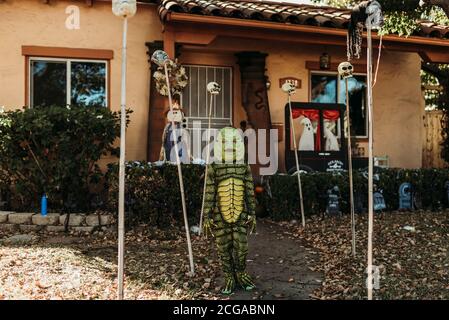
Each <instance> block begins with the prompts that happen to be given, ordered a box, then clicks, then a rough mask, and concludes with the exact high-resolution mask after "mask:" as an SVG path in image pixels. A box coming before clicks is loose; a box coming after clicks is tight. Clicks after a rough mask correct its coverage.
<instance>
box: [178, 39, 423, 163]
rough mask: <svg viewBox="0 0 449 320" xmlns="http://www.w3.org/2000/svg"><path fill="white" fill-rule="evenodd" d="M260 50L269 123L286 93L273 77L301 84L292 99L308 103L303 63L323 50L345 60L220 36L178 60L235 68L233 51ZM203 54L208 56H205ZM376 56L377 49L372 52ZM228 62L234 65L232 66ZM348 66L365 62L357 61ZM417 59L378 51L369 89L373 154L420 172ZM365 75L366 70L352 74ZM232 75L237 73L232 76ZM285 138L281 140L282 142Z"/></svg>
mask: <svg viewBox="0 0 449 320" xmlns="http://www.w3.org/2000/svg"><path fill="white" fill-rule="evenodd" d="M248 50H251V51H262V52H264V53H268V57H267V61H266V63H267V71H266V75H267V76H268V78H269V80H270V81H271V83H272V85H271V89H270V90H268V99H269V103H270V113H271V119H272V122H273V123H280V124H282V125H285V124H284V121H285V119H284V108H285V105H286V102H287V100H286V95H285V93H284V92H283V91H282V90H281V89H280V88H279V79H281V78H285V77H287V76H293V77H296V78H299V79H301V80H302V86H301V89H298V90H297V92H296V94H295V95H294V97H293V98H292V99H293V101H298V102H307V101H310V98H309V92H310V86H311V84H310V83H309V82H310V70H308V69H307V68H306V61H318V60H319V57H320V55H321V54H322V53H323V52H327V53H329V54H330V56H331V61H332V62H341V61H345V59H346V56H345V49H344V48H342V47H331V46H328V47H322V46H316V45H293V46H292V45H291V44H287V43H284V44H283V43H276V44H275V45H274V44H273V43H264V42H262V41H256V40H254V41H250V40H248V39H245V40H239V39H238V38H228V39H226V38H221V39H217V40H216V41H214V42H213V43H212V44H211V45H210V46H209V47H208V48H202V49H198V50H195V49H191V50H190V51H189V50H186V51H187V52H186V53H183V54H182V55H181V57H180V59H181V60H182V61H183V62H184V60H185V61H187V62H188V63H197V64H201V63H205V64H207V63H209V64H213V65H214V64H216V65H227V66H232V67H234V69H236V70H238V66H237V65H236V64H235V58H234V53H235V52H239V51H248ZM205 52H208V53H205ZM217 52H219V53H217ZM375 56H377V51H375ZM233 62H234V63H233ZM354 63H361V64H363V63H366V61H364V60H363V59H361V60H360V61H355V62H354ZM420 70H421V58H420V57H419V55H418V54H416V53H406V52H388V51H383V52H382V55H381V64H380V66H379V72H378V77H377V83H376V85H375V87H374V90H373V92H374V122H375V126H374V155H375V156H385V155H388V157H389V160H390V166H391V167H402V168H420V167H421V166H422V144H421V141H422V135H423V134H424V126H423V122H422V121H423V120H422V119H423V115H424V101H423V97H422V93H421V78H420ZM355 72H357V73H366V70H357V69H356V70H355ZM235 77H236V78H238V77H240V74H239V73H238V72H237V73H235ZM234 83H235V85H236V86H237V90H236V94H235V96H234V101H235V102H234V103H235V106H234V108H235V111H234V119H233V120H234V126H236V127H238V126H239V123H240V121H242V120H245V119H246V115H245V112H244V109H243V106H242V103H241V93H240V90H238V87H239V83H240V82H239V79H234ZM284 140H285V139H284ZM356 141H357V143H358V144H359V146H360V147H364V148H365V150H366V152H367V150H368V143H367V139H358V140H356ZM284 153H285V145H284V141H281V142H280V144H279V165H280V168H281V169H284V168H283V166H284Z"/></svg>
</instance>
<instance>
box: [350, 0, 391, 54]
mask: <svg viewBox="0 0 449 320" xmlns="http://www.w3.org/2000/svg"><path fill="white" fill-rule="evenodd" d="M383 21H384V20H383V15H382V7H381V5H380V4H379V2H377V1H375V0H370V1H362V2H361V3H360V4H359V5H357V6H355V7H354V8H353V9H352V13H351V19H350V22H349V26H348V39H347V47H348V50H347V51H348V60H349V61H351V60H352V59H354V58H355V59H360V55H361V53H362V32H363V28H364V26H366V27H368V26H369V27H370V28H379V27H381V26H382V24H383Z"/></svg>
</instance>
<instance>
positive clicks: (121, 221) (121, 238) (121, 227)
mask: <svg viewBox="0 0 449 320" xmlns="http://www.w3.org/2000/svg"><path fill="white" fill-rule="evenodd" d="M127 34H128V18H127V17H125V18H124V19H123V47H122V85H121V95H122V96H121V104H120V169H119V204H118V210H119V211H118V299H119V300H123V298H124V289H123V279H124V259H125V170H126V167H125V156H126V150H125V148H126V42H127Z"/></svg>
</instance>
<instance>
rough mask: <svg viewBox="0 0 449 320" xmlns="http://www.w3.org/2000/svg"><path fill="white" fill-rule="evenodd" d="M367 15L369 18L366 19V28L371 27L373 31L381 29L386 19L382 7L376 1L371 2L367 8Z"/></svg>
mask: <svg viewBox="0 0 449 320" xmlns="http://www.w3.org/2000/svg"><path fill="white" fill-rule="evenodd" d="M366 14H367V15H368V18H367V19H366V22H365V24H366V26H367V27H371V29H379V28H380V27H382V25H383V24H384V17H383V14H382V7H381V5H380V4H379V2H377V1H376V0H374V1H371V3H370V4H369V5H368V7H367V8H366Z"/></svg>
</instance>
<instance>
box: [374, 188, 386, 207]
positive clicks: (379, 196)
mask: <svg viewBox="0 0 449 320" xmlns="http://www.w3.org/2000/svg"><path fill="white" fill-rule="evenodd" d="M373 197H374V211H376V212H382V211H384V210H386V209H387V205H386V203H385V198H384V195H383V191H382V190H378V191H375V192H374V195H373Z"/></svg>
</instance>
